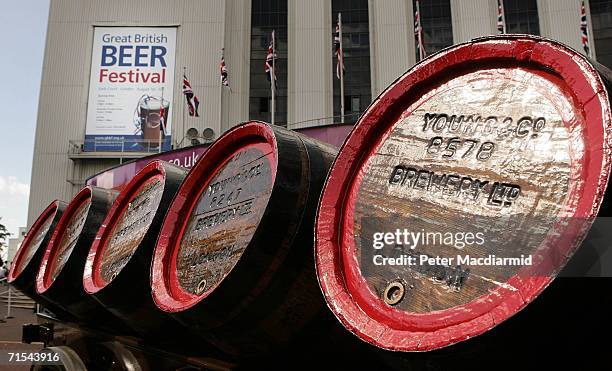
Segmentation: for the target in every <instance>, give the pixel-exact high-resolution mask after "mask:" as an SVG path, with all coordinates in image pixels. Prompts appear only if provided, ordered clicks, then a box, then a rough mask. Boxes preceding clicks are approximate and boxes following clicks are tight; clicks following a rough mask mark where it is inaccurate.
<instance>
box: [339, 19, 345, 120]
mask: <svg viewBox="0 0 612 371" xmlns="http://www.w3.org/2000/svg"><path fill="white" fill-rule="evenodd" d="M338 28H339V29H340V35H339V36H340V64H341V65H340V68H339V70H340V122H341V123H342V124H344V47H343V45H342V13H338Z"/></svg>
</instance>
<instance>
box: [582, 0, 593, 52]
mask: <svg viewBox="0 0 612 371" xmlns="http://www.w3.org/2000/svg"><path fill="white" fill-rule="evenodd" d="M580 33H581V36H582V47H583V48H584V52H585V53H586V55H587V56H589V57H590V56H591V47H590V46H589V23H588V22H587V14H586V8H585V6H584V0H582V3H581V4H580Z"/></svg>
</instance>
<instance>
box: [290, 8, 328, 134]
mask: <svg viewBox="0 0 612 371" xmlns="http://www.w3.org/2000/svg"><path fill="white" fill-rule="evenodd" d="M288 1H289V4H288V13H289V14H288V22H287V23H288V37H289V43H288V48H289V50H288V52H289V58H288V59H289V60H288V64H289V66H288V74H289V76H288V92H287V94H288V102H287V105H288V107H287V110H288V112H287V121H288V122H289V123H293V124H289V127H290V128H291V129H296V128H300V127H304V126H312V123H310V125H309V123H304V121H311V120H316V119H319V118H323V117H331V116H333V107H332V102H333V91H332V89H333V87H332V76H333V74H332V68H333V67H332V47H333V46H332V44H333V42H332V38H333V31H332V20H331V0H309V1H303V0H288Z"/></svg>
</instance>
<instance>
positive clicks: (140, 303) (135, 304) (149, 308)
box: [83, 161, 187, 342]
mask: <svg viewBox="0 0 612 371" xmlns="http://www.w3.org/2000/svg"><path fill="white" fill-rule="evenodd" d="M186 174H187V170H185V169H184V168H181V167H178V166H175V165H172V164H170V163H168V162H164V161H153V162H151V163H150V164H148V165H147V166H145V167H144V168H143V169H142V170H141V171H140V172H138V174H136V175H135V176H134V178H133V179H132V180H131V181H130V182H129V183H128V184H127V185H126V186H125V187H124V188H123V190H122V191H121V193H120V194H119V196H118V197H117V198H116V199H115V202H114V203H113V205H112V207H111V209H110V211H109V212H108V214H107V215H106V218H105V219H104V222H102V225H101V226H100V229H99V230H98V232H97V235H96V238H95V240H94V242H93V244H92V246H91V249H90V250H89V255H88V257H87V262H86V264H85V271H84V275H83V286H84V288H85V291H86V292H87V293H89V294H90V295H91V296H92V297H93V298H95V299H96V300H97V301H98V302H100V303H101V304H102V305H103V306H104V307H105V308H106V309H108V310H109V311H110V312H112V313H113V314H114V315H115V316H117V317H119V318H121V319H122V320H123V321H124V322H125V323H126V324H128V325H129V326H130V327H131V328H132V329H134V331H135V332H137V333H138V334H140V335H142V336H143V337H144V338H146V339H147V340H152V338H155V339H156V340H157V341H165V342H168V341H169V342H176V341H177V339H175V338H173V336H175V337H177V338H178V337H179V335H180V332H181V331H183V329H182V326H181V325H180V324H179V323H177V322H176V321H174V320H172V319H171V318H170V317H169V316H168V315H167V314H166V313H164V312H163V311H161V310H159V309H158V308H157V307H156V306H155V304H154V303H153V299H152V298H151V284H150V271H151V258H152V256H153V249H154V248H155V242H156V240H157V236H158V234H159V231H160V229H161V224H162V221H163V218H164V215H165V214H166V211H167V210H168V207H169V206H170V202H171V201H172V198H173V197H174V195H175V193H176V191H177V190H178V188H179V186H180V184H181V182H182V181H183V178H184V177H185V175H186Z"/></svg>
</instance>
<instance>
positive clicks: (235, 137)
mask: <svg viewBox="0 0 612 371" xmlns="http://www.w3.org/2000/svg"><path fill="white" fill-rule="evenodd" d="M334 155H335V149H333V148H331V147H329V146H327V145H324V144H321V143H318V142H316V141H314V140H310V139H307V138H304V137H303V136H301V135H299V134H297V133H294V132H291V131H288V130H286V129H283V128H279V127H273V126H268V125H266V124H264V123H260V122H248V123H245V124H242V125H239V126H237V127H235V128H234V129H232V130H230V131H229V132H227V133H226V134H224V135H223V136H222V137H221V138H219V139H218V140H217V141H216V142H215V143H213V144H212V145H211V147H210V148H209V149H208V150H207V152H205V154H204V155H203V156H202V157H201V159H200V161H199V162H198V164H197V165H196V166H195V167H194V168H193V169H192V170H191V172H190V173H189V175H188V176H187V178H186V179H185V181H184V182H183V185H182V186H181V188H180V189H179V191H178V193H177V195H176V197H175V199H174V201H173V203H172V205H171V206H170V209H169V210H168V214H167V215H166V219H165V221H164V225H163V227H162V231H161V233H160V238H159V240H158V244H157V247H156V250H155V253H154V258H153V266H152V270H151V275H152V284H153V297H154V299H155V302H156V304H157V305H158V306H159V307H160V308H162V309H163V310H165V311H167V312H169V313H170V314H171V315H172V316H173V317H174V318H176V319H177V320H179V321H180V322H182V323H183V324H185V325H186V326H187V327H189V328H191V329H193V330H194V332H196V333H198V334H200V335H201V336H202V337H203V338H205V339H206V340H207V341H209V342H211V343H213V344H214V345H215V346H217V347H219V348H220V349H222V350H223V351H224V352H226V353H230V354H233V355H240V356H248V355H259V356H261V355H262V354H265V353H269V352H270V351H272V350H273V349H275V348H277V349H278V347H279V346H282V345H284V344H287V343H289V342H290V341H291V340H292V339H294V338H296V337H297V336H298V334H299V333H300V332H301V331H303V330H305V327H307V325H308V324H309V323H310V321H312V320H314V319H315V318H316V317H317V316H318V315H320V314H321V313H324V311H325V308H324V303H323V301H322V298H321V295H320V293H319V291H318V287H317V285H316V278H315V274H314V266H313V261H312V243H313V241H312V228H313V222H314V215H315V210H316V204H317V202H318V198H319V194H320V189H321V186H322V184H323V181H324V179H325V176H326V174H327V171H328V167H329V165H330V164H331V162H332V160H333V158H334ZM228 200H229V201H228ZM181 270H182V271H181Z"/></svg>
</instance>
